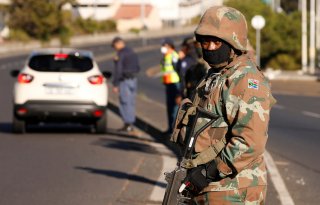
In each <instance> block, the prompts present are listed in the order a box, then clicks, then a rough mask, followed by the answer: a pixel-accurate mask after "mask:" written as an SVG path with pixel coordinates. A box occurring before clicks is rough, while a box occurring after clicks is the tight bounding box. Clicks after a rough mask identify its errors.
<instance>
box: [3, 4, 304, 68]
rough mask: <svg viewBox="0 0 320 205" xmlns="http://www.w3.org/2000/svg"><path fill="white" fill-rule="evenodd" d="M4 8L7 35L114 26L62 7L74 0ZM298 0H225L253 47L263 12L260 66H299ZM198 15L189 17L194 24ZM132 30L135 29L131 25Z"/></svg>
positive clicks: (65, 39) (40, 35)
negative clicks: (271, 0) (270, 0)
mask: <svg viewBox="0 0 320 205" xmlns="http://www.w3.org/2000/svg"><path fill="white" fill-rule="evenodd" d="M11 2H12V4H11V5H10V6H9V7H8V8H1V10H4V9H5V10H7V13H8V15H9V16H10V18H7V19H8V25H9V27H10V30H11V34H10V39H12V40H19V41H30V40H33V39H37V40H41V41H43V42H48V41H50V40H51V39H52V38H59V39H60V42H61V43H62V44H63V45H65V44H68V43H69V41H70V38H71V37H72V36H73V35H82V34H96V33H105V32H110V31H115V30H116V23H115V22H114V21H113V20H107V21H95V20H93V19H90V18H89V19H81V18H75V17H73V16H72V14H71V11H70V10H65V9H63V5H65V4H66V3H70V4H75V0H11ZM297 2H298V0H282V1H281V3H282V8H283V9H284V11H282V12H279V13H277V12H274V11H272V10H271V8H270V6H269V5H267V4H265V3H263V1H262V0H241V1H239V0H227V1H225V4H226V5H229V6H232V7H235V8H237V9H239V10H240V11H241V12H242V13H244V15H245V16H246V18H247V20H248V28H249V40H250V43H251V45H252V47H253V48H255V47H256V39H255V38H256V35H255V34H256V33H255V30H254V29H253V28H252V26H251V19H252V17H253V16H255V15H262V16H264V17H265V19H266V25H265V27H264V28H263V29H262V31H261V67H262V68H268V67H271V68H274V69H283V70H298V69H300V67H301V66H300V64H301V63H300V62H301V12H300V11H298V9H297V8H298V6H297ZM199 19H200V17H196V18H194V19H192V21H191V22H190V23H191V24H197V23H198V22H199ZM131 32H138V31H136V30H135V29H132V30H131Z"/></svg>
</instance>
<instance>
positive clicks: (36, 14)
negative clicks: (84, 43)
mask: <svg viewBox="0 0 320 205" xmlns="http://www.w3.org/2000/svg"><path fill="white" fill-rule="evenodd" d="M66 3H70V4H74V3H75V0H54V1H48V0H11V5H10V6H8V8H7V13H8V16H10V17H9V18H8V25H9V27H10V29H11V32H10V39H12V40H18V41H24V42H26V41H30V40H33V39H36V40H41V41H42V42H48V41H50V40H51V39H52V38H54V37H57V38H59V39H60V42H61V43H62V44H63V45H65V44H69V41H70V38H71V36H73V35H80V34H95V33H104V32H110V31H115V29H116V24H115V22H114V21H112V20H108V21H95V20H93V19H81V18H73V17H72V14H71V11H70V10H65V9H63V6H64V5H66Z"/></svg>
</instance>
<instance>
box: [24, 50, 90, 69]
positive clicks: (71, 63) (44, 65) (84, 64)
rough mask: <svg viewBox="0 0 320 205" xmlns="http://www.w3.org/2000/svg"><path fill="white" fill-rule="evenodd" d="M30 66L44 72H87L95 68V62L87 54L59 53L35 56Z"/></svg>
mask: <svg viewBox="0 0 320 205" xmlns="http://www.w3.org/2000/svg"><path fill="white" fill-rule="evenodd" d="M29 67H30V68H31V69H33V70H36V71H43V72H86V71H89V70H91V69H92V68H93V63H92V59H91V58H89V57H87V56H80V55H75V54H72V55H68V54H63V53H58V54H50V55H48V54H46V55H36V56H33V57H31V59H30V61H29Z"/></svg>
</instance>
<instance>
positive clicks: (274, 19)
mask: <svg viewBox="0 0 320 205" xmlns="http://www.w3.org/2000/svg"><path fill="white" fill-rule="evenodd" d="M286 2H287V3H286ZM286 2H284V0H282V3H283V5H282V8H283V9H284V10H283V11H282V12H280V13H277V12H273V11H272V10H271V8H270V6H269V5H267V4H265V3H263V2H262V1H261V0H241V1H239V0H228V1H227V2H226V4H227V5H229V6H232V7H234V8H237V9H238V10H240V11H241V12H242V13H243V14H244V15H245V16H246V18H247V21H248V28H249V40H250V43H251V45H252V47H253V48H255V47H256V31H255V30H254V28H252V26H251V19H252V17H253V16H255V15H262V16H263V17H264V18H265V19H266V25H265V27H264V28H263V29H262V30H261V67H262V68H268V67H270V68H273V69H283V70H299V69H300V68H301V12H300V11H298V7H297V2H298V1H297V0H295V1H293V0H287V1H286ZM295 3H296V4H295Z"/></svg>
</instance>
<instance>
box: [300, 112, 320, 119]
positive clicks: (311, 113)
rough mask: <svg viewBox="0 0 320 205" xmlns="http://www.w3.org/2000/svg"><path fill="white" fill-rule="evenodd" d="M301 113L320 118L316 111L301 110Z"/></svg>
mask: <svg viewBox="0 0 320 205" xmlns="http://www.w3.org/2000/svg"><path fill="white" fill-rule="evenodd" d="M302 114H304V115H306V116H308V117H314V118H320V114H318V113H313V112H309V111H302Z"/></svg>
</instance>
